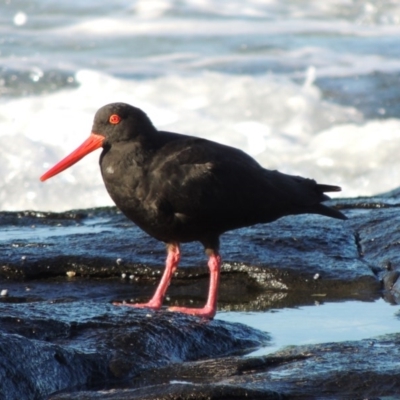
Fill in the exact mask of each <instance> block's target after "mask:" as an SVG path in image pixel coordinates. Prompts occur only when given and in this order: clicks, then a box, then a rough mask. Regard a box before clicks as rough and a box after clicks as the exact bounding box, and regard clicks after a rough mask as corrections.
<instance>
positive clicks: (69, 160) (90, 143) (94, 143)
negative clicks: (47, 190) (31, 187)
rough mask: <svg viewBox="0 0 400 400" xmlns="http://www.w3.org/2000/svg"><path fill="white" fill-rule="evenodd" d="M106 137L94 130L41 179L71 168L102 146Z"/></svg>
mask: <svg viewBox="0 0 400 400" xmlns="http://www.w3.org/2000/svg"><path fill="white" fill-rule="evenodd" d="M104 139H105V138H104V136H102V135H99V134H98V133H93V132H92V133H91V134H90V136H89V137H88V138H87V139H86V140H85V141H84V142H83V143H82V144H81V145H80V146H79V147H78V148H77V149H76V150H74V151H73V152H72V153H71V154H70V155H68V156H67V157H65V158H64V159H62V160H61V161H60V162H59V163H57V164H56V165H55V166H54V167H53V168H51V169H49V170H48V171H47V172H46V173H45V174H43V175H42V176H41V177H40V180H41V181H42V182H43V181H45V180H46V179H49V178H51V177H52V176H54V175H57V174H59V173H60V172H62V171H64V170H65V169H67V168H69V167H70V166H71V165H74V164H75V163H77V162H78V161H79V160H80V159H82V158H83V157H85V156H86V155H87V154H89V153H91V152H92V151H94V150H96V149H98V148H100V147H101V146H102V145H103V142H104Z"/></svg>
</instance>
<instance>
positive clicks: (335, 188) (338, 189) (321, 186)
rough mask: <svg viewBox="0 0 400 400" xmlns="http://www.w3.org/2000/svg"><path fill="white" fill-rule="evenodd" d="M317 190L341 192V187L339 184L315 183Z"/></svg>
mask: <svg viewBox="0 0 400 400" xmlns="http://www.w3.org/2000/svg"><path fill="white" fill-rule="evenodd" d="M317 190H318V191H319V192H321V193H326V192H341V191H342V188H341V187H340V186H334V185H324V184H320V183H318V184H317Z"/></svg>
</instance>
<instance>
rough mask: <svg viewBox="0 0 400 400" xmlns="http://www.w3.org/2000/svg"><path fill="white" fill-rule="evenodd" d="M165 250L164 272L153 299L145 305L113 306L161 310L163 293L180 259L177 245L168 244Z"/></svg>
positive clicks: (121, 304) (124, 304)
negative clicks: (166, 251) (166, 250)
mask: <svg viewBox="0 0 400 400" xmlns="http://www.w3.org/2000/svg"><path fill="white" fill-rule="evenodd" d="M167 249H168V254H167V260H166V262H165V271H164V274H163V276H162V278H161V281H160V283H159V284H158V287H157V290H156V292H155V293H154V295H153V297H152V298H151V299H150V300H149V301H148V302H147V303H136V304H132V303H113V304H114V305H116V306H129V307H139V308H152V309H153V310H158V309H159V308H161V306H162V303H163V300H164V296H165V293H166V291H167V289H168V286H169V284H170V282H171V278H172V275H173V274H174V272H175V271H176V269H177V268H178V264H179V260H180V258H181V252H180V249H179V244H168V247H167Z"/></svg>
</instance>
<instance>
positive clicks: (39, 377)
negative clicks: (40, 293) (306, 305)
mask: <svg viewBox="0 0 400 400" xmlns="http://www.w3.org/2000/svg"><path fill="white" fill-rule="evenodd" d="M268 340H269V337H268V335H267V334H265V333H263V332H259V331H256V330H254V329H251V328H249V327H247V326H245V325H241V324H231V323H224V322H222V321H204V320H200V319H198V318H195V317H189V316H185V315H181V314H177V313H169V312H148V311H146V310H133V309H129V308H127V307H115V306H112V305H110V304H104V303H98V302H93V301H92V302H64V303H61V302H60V303H48V302H36V303H26V304H19V305H15V304H3V306H2V307H1V313H0V398H4V399H7V400H13V399H24V400H25V399H26V400H29V399H42V398H45V397H46V396H48V395H49V394H51V393H54V392H56V391H60V390H63V389H72V388H75V387H81V388H83V387H94V386H103V385H104V384H106V383H109V384H111V383H115V382H119V381H124V380H126V379H127V378H132V377H135V376H137V375H138V374H140V373H143V371H145V370H148V369H153V370H154V369H156V368H159V367H163V366H165V365H167V364H170V363H177V362H183V361H189V360H198V359H202V358H210V357H211V358H214V357H221V356H225V355H227V354H243V353H245V352H246V351H247V352H248V351H250V350H251V349H254V348H255V347H259V346H260V345H262V344H266V343H267V342H268ZM2 395H3V396H4V397H2Z"/></svg>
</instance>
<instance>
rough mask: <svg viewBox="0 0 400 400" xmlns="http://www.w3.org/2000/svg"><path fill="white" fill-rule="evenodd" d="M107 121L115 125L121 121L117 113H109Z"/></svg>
mask: <svg viewBox="0 0 400 400" xmlns="http://www.w3.org/2000/svg"><path fill="white" fill-rule="evenodd" d="M108 121H109V122H110V124H113V125H117V124H119V122H120V121H121V117H120V116H119V115H118V114H112V115H110V118H109V119H108Z"/></svg>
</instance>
